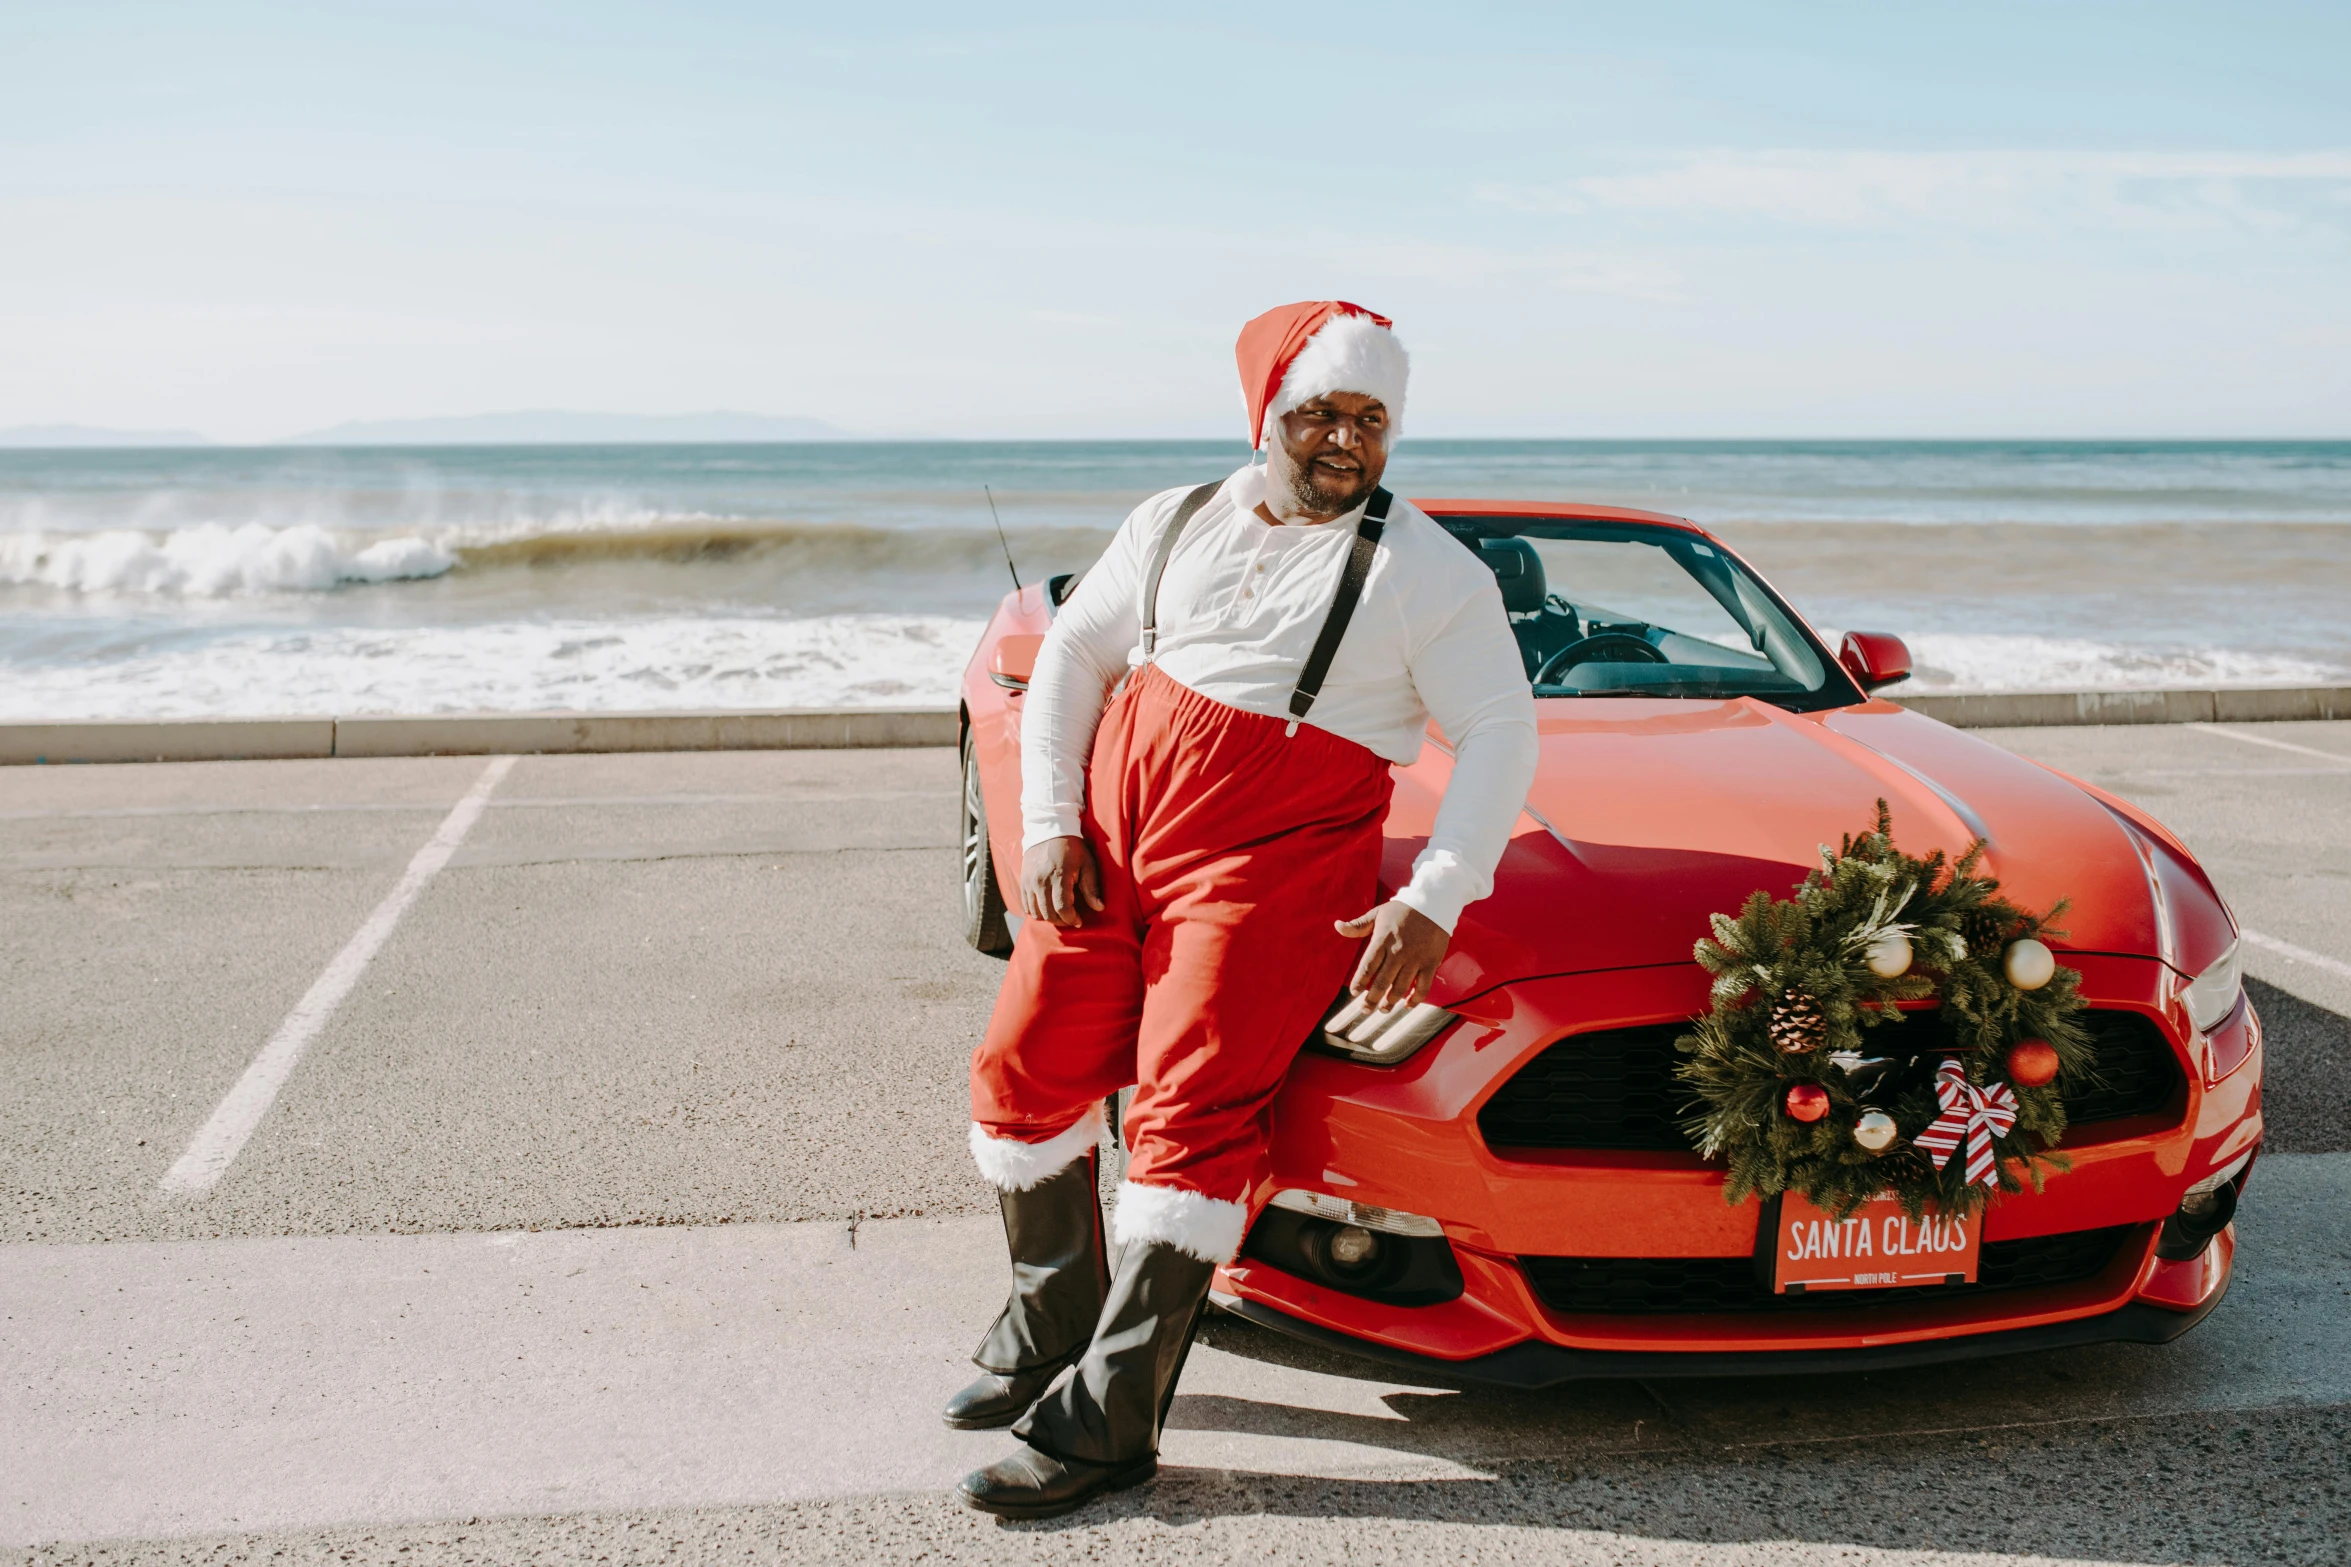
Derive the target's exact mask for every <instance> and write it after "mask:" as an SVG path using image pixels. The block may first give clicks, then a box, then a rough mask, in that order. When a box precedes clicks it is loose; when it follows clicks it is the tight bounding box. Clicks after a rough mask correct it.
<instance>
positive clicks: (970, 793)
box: [958, 729, 1012, 958]
mask: <svg viewBox="0 0 2351 1567" xmlns="http://www.w3.org/2000/svg"><path fill="white" fill-rule="evenodd" d="M958 814H959V815H960V817H961V821H960V822H959V823H958V825H959V826H960V827H961V829H962V831H961V832H960V833H959V835H958V837H959V839H960V842H961V845H962V849H963V939H964V940H965V941H968V942H970V943H971V944H972V946H973V947H974V948H975V949H977V950H978V951H981V952H985V953H986V954H988V956H990V957H992V958H1000V957H1004V956H1006V955H1007V954H1009V953H1010V952H1011V951H1012V928H1011V926H1009V925H1008V924H1006V922H1005V919H1004V893H1003V890H1002V889H1001V888H999V887H998V886H997V885H996V860H995V856H994V855H992V854H991V853H989V851H988V810H987V806H986V804H985V802H984V801H983V800H982V799H981V796H980V764H979V759H978V758H977V757H976V756H974V755H973V754H972V744H971V731H970V730H969V729H966V730H965V731H964V732H963V806H962V809H961V811H960V812H959V813H958Z"/></svg>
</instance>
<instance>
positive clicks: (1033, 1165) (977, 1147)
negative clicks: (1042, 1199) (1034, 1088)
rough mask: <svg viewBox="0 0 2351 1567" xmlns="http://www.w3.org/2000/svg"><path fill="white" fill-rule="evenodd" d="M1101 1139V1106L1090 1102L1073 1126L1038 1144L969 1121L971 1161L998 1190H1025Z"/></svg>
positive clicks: (1048, 1176)
mask: <svg viewBox="0 0 2351 1567" xmlns="http://www.w3.org/2000/svg"><path fill="white" fill-rule="evenodd" d="M1101 1140H1102V1106H1101V1104H1100V1103H1099V1102H1097V1103H1095V1104H1093V1105H1090V1106H1088V1107H1087V1109H1086V1113H1085V1114H1084V1115H1083V1116H1080V1117H1079V1118H1078V1123H1077V1125H1075V1126H1073V1127H1071V1128H1069V1129H1068V1130H1067V1131H1064V1132H1056V1133H1055V1134H1054V1135H1052V1136H1051V1137H1048V1138H1046V1139H1045V1140H1044V1141H1043V1142H1041V1143H1024V1142H1020V1141H1018V1140H1017V1139H1014V1138H1010V1137H990V1136H989V1135H988V1129H987V1128H986V1127H984V1126H982V1125H980V1123H979V1122H977V1121H974V1122H972V1123H971V1162H972V1163H974V1164H976V1165H978V1166H979V1167H980V1177H981V1179H983V1180H985V1181H986V1182H987V1183H988V1184H989V1185H990V1186H993V1187H995V1188H996V1189H997V1190H998V1191H1000V1192H1025V1191H1028V1190H1030V1189H1031V1188H1032V1187H1038V1186H1042V1185H1044V1184H1045V1183H1046V1182H1047V1181H1049V1180H1051V1179H1053V1177H1055V1176H1056V1175H1059V1174H1060V1173H1061V1172H1062V1171H1064V1170H1066V1169H1068V1168H1069V1167H1070V1166H1071V1165H1073V1164H1075V1163H1077V1161H1078V1160H1080V1159H1082V1158H1084V1157H1085V1155H1086V1150H1087V1149H1089V1148H1092V1147H1093V1146H1094V1145H1095V1144H1096V1143H1099V1142H1100V1141H1101Z"/></svg>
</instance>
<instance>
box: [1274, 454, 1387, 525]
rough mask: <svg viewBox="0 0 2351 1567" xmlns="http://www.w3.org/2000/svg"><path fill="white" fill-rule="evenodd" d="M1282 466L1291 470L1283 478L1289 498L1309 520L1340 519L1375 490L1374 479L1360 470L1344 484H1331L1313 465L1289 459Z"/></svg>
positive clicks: (1287, 455)
mask: <svg viewBox="0 0 2351 1567" xmlns="http://www.w3.org/2000/svg"><path fill="white" fill-rule="evenodd" d="M1282 455H1283V457H1284V458H1285V459H1287V458H1288V457H1289V453H1287V452H1284V453H1283V454H1282ZM1282 466H1283V467H1285V468H1287V469H1288V470H1289V472H1288V473H1286V474H1284V475H1283V476H1282V477H1283V480H1284V481H1285V483H1286V485H1287V487H1288V489H1289V491H1290V499H1291V500H1292V501H1293V502H1294V503H1296V505H1297V507H1298V509H1299V511H1300V512H1301V513H1303V514H1304V515H1306V516H1309V517H1334V516H1337V515H1338V514H1340V513H1341V512H1345V511H1348V510H1351V509H1352V508H1353V507H1354V506H1355V504H1356V503H1357V502H1358V501H1360V500H1362V499H1363V498H1364V497H1365V496H1366V495H1369V494H1370V493H1371V490H1372V480H1371V476H1370V475H1369V473H1367V472H1366V471H1365V470H1363V469H1361V468H1358V469H1357V470H1356V471H1355V474H1354V476H1353V477H1352V478H1350V479H1349V480H1347V481H1346V482H1345V483H1343V484H1330V483H1326V482H1324V481H1323V479H1322V478H1321V477H1320V475H1319V474H1318V473H1317V471H1316V469H1315V467H1314V465H1313V464H1312V463H1299V462H1296V461H1287V460H1286V461H1284V463H1283V464H1282Z"/></svg>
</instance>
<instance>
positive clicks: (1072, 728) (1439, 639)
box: [1021, 465, 1536, 931]
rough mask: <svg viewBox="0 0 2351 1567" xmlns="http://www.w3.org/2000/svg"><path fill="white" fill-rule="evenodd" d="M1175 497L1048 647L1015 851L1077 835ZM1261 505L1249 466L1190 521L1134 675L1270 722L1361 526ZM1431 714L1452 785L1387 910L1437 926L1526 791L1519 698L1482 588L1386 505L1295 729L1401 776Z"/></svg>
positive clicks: (1477, 881)
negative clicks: (1382, 527)
mask: <svg viewBox="0 0 2351 1567" xmlns="http://www.w3.org/2000/svg"><path fill="white" fill-rule="evenodd" d="M1189 493H1191V491H1190V489H1189V487H1187V488H1184V489H1175V490H1169V491H1166V492H1165V493H1164V494H1160V495H1155V496H1153V497H1152V498H1151V499H1149V500H1147V501H1145V502H1144V503H1143V504H1142V505H1140V506H1138V507H1136V508H1135V509H1134V511H1133V512H1131V513H1129V514H1128V516H1127V520H1126V521H1125V523H1124V524H1122V525H1121V526H1120V528H1119V530H1118V536H1117V537H1116V538H1114V539H1113V540H1111V543H1110V548H1109V549H1107V550H1105V551H1104V552H1103V555H1102V559H1101V560H1100V561H1099V562H1097V563H1096V564H1095V566H1094V568H1093V570H1091V571H1089V572H1087V573H1086V574H1085V576H1084V577H1083V578H1082V579H1081V580H1080V581H1079V583H1078V585H1077V589H1076V591H1075V592H1073V593H1071V594H1070V596H1069V600H1068V602H1067V603H1065V604H1063V605H1062V606H1061V612H1060V614H1059V616H1058V617H1057V618H1056V619H1055V620H1054V622H1053V626H1052V629H1051V630H1050V631H1049V632H1048V633H1047V634H1046V637H1045V643H1044V646H1043V647H1042V648H1041V649H1040V650H1039V652H1038V654H1037V663H1036V669H1035V671H1034V673H1033V674H1032V676H1031V678H1030V681H1029V691H1028V699H1027V702H1026V704H1025V705H1026V707H1027V709H1028V711H1027V712H1026V714H1025V715H1023V718H1022V720H1021V820H1022V836H1021V842H1022V846H1023V847H1024V848H1026V847H1030V846H1033V845H1035V844H1038V843H1042V842H1044V841H1045V840H1046V839H1048V838H1060V837H1075V836H1077V835H1078V834H1079V831H1080V827H1079V818H1080V812H1081V810H1082V808H1083V806H1084V804H1085V788H1086V761H1087V758H1088V756H1089V755H1090V754H1091V752H1092V750H1093V744H1094V728H1095V725H1096V724H1098V723H1099V722H1100V721H1101V717H1102V710H1103V707H1104V705H1105V703H1106V702H1107V700H1108V698H1109V694H1110V691H1111V688H1112V687H1113V686H1114V685H1115V684H1116V683H1117V682H1118V680H1119V679H1120V677H1122V676H1124V675H1125V674H1126V673H1127V672H1128V671H1129V670H1130V669H1131V668H1134V667H1136V666H1139V665H1140V664H1141V663H1142V662H1143V649H1142V637H1143V581H1144V578H1145V577H1146V576H1147V575H1148V573H1149V570H1150V563H1151V557H1152V554H1153V553H1154V551H1155V550H1156V549H1157V548H1158V544H1159V538H1160V535H1161V533H1162V532H1163V531H1164V530H1165V528H1166V526H1167V522H1168V519H1169V518H1170V517H1172V516H1173V515H1174V514H1175V509H1176V507H1177V506H1179V505H1180V504H1182V502H1183V498H1184V497H1185V496H1186V495H1188V494H1189ZM1264 499H1265V470H1263V469H1262V468H1258V467H1256V466H1254V465H1252V466H1249V467H1245V468H1243V469H1241V470H1240V471H1239V472H1238V473H1236V474H1234V475H1233V476H1232V477H1231V478H1229V479H1227V480H1225V482H1224V484H1223V485H1222V486H1221V487H1220V488H1219V489H1218V491H1217V493H1216V496H1215V498H1214V499H1213V500H1211V501H1209V503H1208V504H1207V505H1205V506H1203V507H1202V508H1201V509H1200V510H1199V512H1198V513H1197V514H1196V515H1194V516H1193V518H1192V520H1191V523H1190V525H1189V526H1187V527H1186V528H1185V530H1184V534H1183V537H1182V538H1181V539H1180V540H1179V541H1178V542H1177V544H1176V548H1175V553H1174V554H1173V555H1172V556H1171V557H1169V559H1168V563H1167V572H1166V575H1165V577H1164V578H1163V579H1162V580H1161V582H1160V585H1159V616H1158V627H1159V634H1158V650H1157V653H1156V654H1155V655H1154V657H1153V659H1152V662H1153V663H1156V664H1157V665H1158V666H1159V669H1160V672H1161V673H1162V674H1164V675H1166V676H1168V677H1169V678H1170V679H1172V680H1174V681H1176V682H1178V683H1179V684H1181V685H1184V686H1188V687H1190V688H1191V689H1192V690H1194V691H1197V692H1199V693H1200V694H1201V695H1202V696H1205V697H1208V698H1211V699H1212V700H1214V701H1218V702H1222V703H1224V704H1226V705H1227V706H1229V707H1237V708H1239V709H1241V710H1242V711H1243V712H1248V713H1263V714H1265V715H1267V716H1269V717H1273V718H1279V719H1283V720H1285V721H1286V720H1287V719H1288V718H1289V716H1290V693H1291V691H1292V690H1293V689H1294V688H1295V687H1296V686H1297V684H1298V676H1299V673H1300V672H1301V671H1302V670H1303V669H1304V668H1305V666H1306V658H1307V655H1308V653H1310V652H1311V651H1312V650H1313V647H1314V640H1315V637H1316V636H1317V635H1318V634H1319V633H1320V632H1321V630H1322V623H1323V617H1324V616H1325V615H1327V614H1328V613H1329V612H1330V607H1331V600H1332V598H1333V597H1334V596H1335V595H1336V593H1337V591H1338V583H1339V573H1340V571H1341V569H1342V568H1343V566H1344V564H1345V561H1346V558H1347V555H1348V552H1349V550H1350V549H1351V547H1352V546H1353V543H1354V539H1355V532H1356V525H1357V524H1358V523H1359V522H1360V521H1361V520H1362V515H1363V512H1362V508H1361V507H1358V508H1357V509H1356V510H1354V511H1352V512H1349V513H1348V514H1347V515H1346V516H1344V517H1341V518H1339V519H1337V520H1336V521H1333V522H1328V523H1321V524H1299V523H1292V524H1287V525H1283V526H1279V527H1277V526H1272V525H1269V524H1268V523H1266V522H1265V521H1264V519H1262V518H1261V517H1259V516H1258V515H1257V514H1256V508H1257V505H1258V503H1259V502H1260V501H1262V500H1264ZM1432 717H1434V718H1435V719H1436V721H1437V722H1438V723H1439V724H1441V725H1443V726H1444V730H1445V735H1446V738H1447V739H1449V740H1450V741H1451V742H1452V743H1453V752H1454V765H1453V778H1452V782H1451V783H1450V785H1449V786H1448V787H1447V788H1446V790H1445V798H1444V801H1443V803H1442V804H1441V805H1440V806H1439V808H1438V811H1437V819H1436V823H1435V828H1434V830H1433V831H1432V832H1431V834H1430V836H1429V842H1428V847H1426V848H1425V849H1423V850H1422V851H1421V852H1420V854H1419V856H1418V857H1417V858H1416V859H1415V860H1414V861H1413V862H1412V881H1411V883H1410V884H1409V885H1408V886H1406V887H1405V888H1404V889H1403V890H1402V891H1400V892H1399V893H1398V894H1397V898H1398V900H1399V901H1400V902H1403V903H1406V904H1409V905H1411V906H1412V907H1413V908H1415V909H1418V910H1419V911H1420V912H1421V913H1423V914H1425V915H1427V916H1428V917H1429V918H1430V919H1432V920H1435V921H1436V922H1437V923H1438V924H1439V925H1442V926H1443V927H1444V928H1445V929H1447V930H1448V931H1450V930H1451V929H1452V928H1453V926H1454V924H1455V922H1456V921H1458V920H1459V919H1460V917H1461V911H1462V909H1464V908H1465V907H1467V906H1468V905H1470V904H1472V903H1475V902H1476V901H1477V900H1478V899H1480V898H1482V897H1484V896H1486V894H1487V893H1489V892H1491V891H1493V890H1494V866H1495V864H1496V863H1497V862H1498V861H1499V860H1500V859H1501V858H1502V850H1503V849H1504V847H1505V846H1506V845H1507V844H1508V842H1509V838H1510V829H1511V825H1512V824H1513V823H1514V822H1516V821H1517V819H1518V814H1519V811H1520V809H1521V808H1522V807H1523V806H1524V805H1525V803H1526V796H1527V789H1528V787H1529V786H1530V785H1531V784H1532V783H1533V782H1534V777H1535V751H1536V743H1535V703H1534V695H1533V692H1532V691H1531V689H1530V688H1529V686H1528V684H1527V677H1526V670H1525V666H1524V665H1523V664H1522V663H1521V662H1520V660H1519V652H1518V644H1517V641H1516V639H1515V638H1513V637H1512V635H1511V633H1510V620H1509V617H1508V616H1507V615H1506V614H1504V612H1503V609H1502V594H1501V590H1500V588H1498V587H1497V586H1496V584H1495V581H1494V574H1493V573H1492V572H1491V571H1490V570H1488V569H1487V567H1486V565H1485V564H1484V562H1482V561H1480V560H1479V559H1478V558H1477V556H1476V555H1474V554H1472V553H1471V552H1470V551H1468V550H1466V549H1464V548H1462V547H1461V545H1460V543H1459V542H1458V541H1456V540H1455V539H1453V538H1452V537H1451V536H1450V535H1449V534H1447V533H1446V532H1445V530H1444V529H1443V528H1441V527H1439V526H1438V525H1437V524H1436V523H1435V522H1434V521H1432V520H1431V519H1430V518H1429V516H1428V515H1427V514H1426V513H1425V512H1423V511H1421V510H1420V509H1419V508H1418V507H1416V506H1414V505H1412V504H1411V503H1410V502H1409V501H1405V500H1401V499H1399V500H1398V501H1396V502H1395V504H1394V505H1393V506H1392V507H1391V508H1390V509H1389V512H1388V523H1387V531H1386V533H1385V534H1384V535H1383V536H1382V538H1381V540H1380V544H1379V548H1378V550H1377V552H1376V553H1375V556H1374V558H1373V562H1372V567H1371V573H1370V575H1369V576H1368V577H1367V578H1366V579H1365V581H1364V585H1363V596H1362V598H1361V600H1360V601H1359V602H1358V603H1357V605H1356V609H1355V618H1354V619H1353V620H1352V621H1350V622H1349V624H1348V627H1347V635H1346V636H1345V638H1344V639H1342V640H1341V642H1340V643H1339V651H1338V656H1337V657H1336V658H1334V659H1333V660H1332V661H1331V667H1330V673H1329V675H1328V676H1327V677H1326V678H1325V679H1324V681H1323V686H1322V693H1321V695H1319V696H1318V697H1316V699H1315V702H1314V707H1313V709H1312V711H1311V712H1309V714H1308V715H1307V718H1306V722H1307V723H1310V724H1312V725H1314V726H1315V727H1317V728H1320V729H1326V730H1328V731H1330V732H1331V733H1332V734H1335V735H1338V736H1340V737H1342V738H1344V739H1348V740H1353V741H1355V742H1356V743H1357V744H1359V745H1362V746H1365V747H1367V748H1368V749H1370V750H1372V751H1374V752H1376V753H1377V754H1379V755H1380V756H1383V757H1385V758H1387V759H1388V760H1389V761H1391V762H1395V763H1399V764H1403V763H1409V762H1411V761H1412V760H1414V759H1415V758H1416V757H1418V756H1419V755H1420V748H1421V743H1422V739H1423V737H1424V735H1425V733H1426V731H1427V728H1428V722H1429V719H1430V718H1432Z"/></svg>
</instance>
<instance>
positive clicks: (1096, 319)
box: [1028, 310, 1126, 327]
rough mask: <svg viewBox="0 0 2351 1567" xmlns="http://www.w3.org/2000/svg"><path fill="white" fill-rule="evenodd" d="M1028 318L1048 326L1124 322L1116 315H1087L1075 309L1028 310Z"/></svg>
mask: <svg viewBox="0 0 2351 1567" xmlns="http://www.w3.org/2000/svg"><path fill="white" fill-rule="evenodd" d="M1028 318H1029V319H1030V320H1031V321H1042V322H1045V323H1046V324H1047V325H1049V326H1090V327H1113V326H1124V325H1125V324H1126V323H1125V322H1123V321H1121V320H1119V319H1118V318H1117V317H1116V316H1089V315H1086V314H1083V313H1082V312H1080V311H1076V310H1032V311H1030V312H1028Z"/></svg>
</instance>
